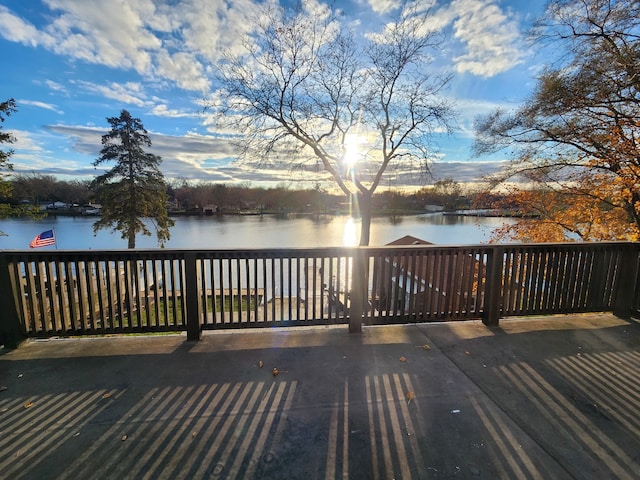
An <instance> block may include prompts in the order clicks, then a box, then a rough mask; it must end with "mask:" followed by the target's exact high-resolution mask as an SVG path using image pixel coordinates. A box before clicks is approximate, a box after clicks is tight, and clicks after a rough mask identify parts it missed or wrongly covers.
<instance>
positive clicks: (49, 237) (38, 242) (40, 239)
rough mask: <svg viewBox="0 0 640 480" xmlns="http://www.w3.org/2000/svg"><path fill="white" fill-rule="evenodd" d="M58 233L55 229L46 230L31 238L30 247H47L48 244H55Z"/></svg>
mask: <svg viewBox="0 0 640 480" xmlns="http://www.w3.org/2000/svg"><path fill="white" fill-rule="evenodd" d="M55 243H56V235H55V233H53V229H51V230H46V231H44V232H42V233H41V234H40V235H38V236H37V237H36V238H34V239H33V240H31V243H30V244H29V248H38V247H46V246H47V245H55Z"/></svg>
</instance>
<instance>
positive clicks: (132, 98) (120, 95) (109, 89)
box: [75, 81, 148, 107]
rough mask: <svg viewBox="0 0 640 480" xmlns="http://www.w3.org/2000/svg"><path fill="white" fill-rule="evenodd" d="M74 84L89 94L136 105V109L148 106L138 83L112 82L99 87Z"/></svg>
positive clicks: (77, 82) (82, 83)
mask: <svg viewBox="0 0 640 480" xmlns="http://www.w3.org/2000/svg"><path fill="white" fill-rule="evenodd" d="M75 83H76V84H77V85H78V86H80V87H81V88H83V89H85V90H87V91H89V92H94V93H98V94H100V95H102V96H103V97H105V98H110V99H111V100H117V101H118V102H122V103H127V104H130V105H136V106H138V107H142V106H145V105H148V102H147V101H146V95H145V93H144V88H143V87H142V85H141V84H140V83H138V82H127V83H124V84H119V83H115V82H113V83H110V84H109V85H99V84H96V83H91V82H85V81H76V82H75Z"/></svg>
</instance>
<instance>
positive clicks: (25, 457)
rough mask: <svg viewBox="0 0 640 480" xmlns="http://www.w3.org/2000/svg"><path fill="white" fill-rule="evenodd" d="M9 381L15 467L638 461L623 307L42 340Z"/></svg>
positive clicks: (615, 468)
mask: <svg viewBox="0 0 640 480" xmlns="http://www.w3.org/2000/svg"><path fill="white" fill-rule="evenodd" d="M260 362H262V364H263V366H262V367H260V364H261V363H260ZM274 367H275V368H277V369H278V371H279V372H280V373H279V374H278V375H276V376H274V375H273V373H272V369H273V368H274ZM0 386H2V387H6V388H4V389H3V390H2V391H0V478H3V479H46V478H65V479H74V480H76V479H88V478H92V479H93V478H107V479H111V478H114V479H126V478H135V479H138V478H167V479H175V478H189V479H191V478H207V479H223V478H269V479H305V480H308V479H334V478H350V479H381V480H382V479H385V480H386V479H393V478H395V479H408V478H417V479H420V478H425V479H427V478H455V479H466V478H468V479H497V478H503V479H506V478H509V479H511V478H517V479H522V478H544V479H551V478H553V479H562V478H574V479H591V478H593V479H604V478H607V479H608V478H629V479H631V478H639V476H640V324H638V323H636V322H633V321H631V322H626V321H623V320H620V319H617V318H615V317H613V316H609V315H578V316H556V317H543V318H534V319H512V320H503V321H501V325H500V327H498V328H491V329H490V328H487V327H485V326H484V325H483V324H482V323H479V322H465V323H445V324H421V325H408V326H388V327H365V329H364V332H363V333H362V334H360V335H357V334H356V335H354V334H348V333H347V331H346V328H345V327H341V328H322V327H320V328H313V329H290V330H286V331H283V330H272V331H251V332H244V331H243V332H224V333H207V334H205V335H204V338H203V339H202V341H200V342H195V343H192V342H186V337H185V336H182V335H169V336H130V337H111V338H83V339H53V340H48V341H29V342H26V343H25V344H23V345H22V346H21V347H20V348H18V349H16V350H13V351H5V352H3V353H2V355H0Z"/></svg>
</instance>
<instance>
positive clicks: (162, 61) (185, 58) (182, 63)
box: [155, 51, 209, 91]
mask: <svg viewBox="0 0 640 480" xmlns="http://www.w3.org/2000/svg"><path fill="white" fill-rule="evenodd" d="M155 71H156V72H157V73H158V74H159V75H160V76H161V77H163V78H167V79H169V80H173V81H175V82H176V83H177V85H178V86H179V87H180V88H183V89H185V90H198V91H205V90H207V89H208V88H209V81H208V80H207V78H206V77H205V75H204V71H203V67H202V64H201V63H200V62H198V60H197V59H196V58H195V57H194V56H193V55H192V54H190V53H186V52H177V53H174V54H170V53H169V52H167V51H161V52H159V53H158V56H157V63H156V67H155Z"/></svg>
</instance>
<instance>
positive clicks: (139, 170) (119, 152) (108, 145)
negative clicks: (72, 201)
mask: <svg viewBox="0 0 640 480" xmlns="http://www.w3.org/2000/svg"><path fill="white" fill-rule="evenodd" d="M107 122H109V125H111V130H110V131H109V133H107V134H106V135H103V136H102V150H100V157H99V158H98V159H97V160H96V161H95V162H94V163H93V165H94V166H98V165H101V164H103V163H106V162H113V161H115V162H116V164H115V166H114V167H113V168H112V169H111V170H109V171H107V172H106V173H104V174H102V175H100V176H98V177H96V178H95V180H94V181H93V182H92V187H93V189H94V191H95V194H96V200H97V201H98V202H99V203H100V204H101V205H102V215H101V217H100V219H99V220H98V221H96V222H95V223H94V224H93V231H94V234H95V233H96V232H97V231H98V230H100V229H112V230H113V231H115V230H118V231H120V232H121V233H122V238H124V239H127V241H128V248H135V247H136V235H137V234H138V233H141V234H143V235H147V236H150V235H151V232H150V231H149V229H148V228H147V226H146V224H145V222H144V219H151V221H152V222H153V224H154V226H155V230H156V237H157V239H158V243H159V244H160V246H164V244H165V242H166V241H167V240H169V238H170V232H169V229H170V228H171V227H172V226H173V225H174V222H173V220H171V219H170V218H169V216H168V212H167V193H166V191H167V185H166V182H165V180H164V176H163V175H162V172H160V169H159V165H160V162H161V158H160V157H159V156H157V155H153V154H151V153H148V152H145V151H144V148H145V147H150V146H151V140H150V139H149V136H148V134H147V131H146V130H145V128H144V126H143V125H142V122H141V121H140V119H138V118H133V117H132V116H131V114H130V113H129V112H128V111H126V110H122V112H120V116H119V117H111V118H107Z"/></svg>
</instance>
